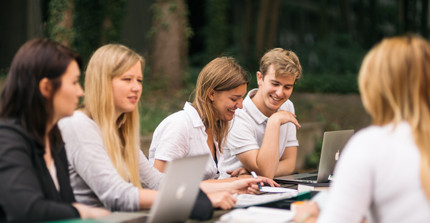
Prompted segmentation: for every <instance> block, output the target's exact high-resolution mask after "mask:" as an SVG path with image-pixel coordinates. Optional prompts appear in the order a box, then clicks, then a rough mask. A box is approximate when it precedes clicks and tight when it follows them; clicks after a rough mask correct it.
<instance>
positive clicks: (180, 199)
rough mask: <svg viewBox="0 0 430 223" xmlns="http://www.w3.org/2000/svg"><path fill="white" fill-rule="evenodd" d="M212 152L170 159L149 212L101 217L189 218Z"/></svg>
mask: <svg viewBox="0 0 430 223" xmlns="http://www.w3.org/2000/svg"><path fill="white" fill-rule="evenodd" d="M208 159H209V155H207V154H206V155H199V156H193V157H186V158H181V159H176V160H173V161H171V162H168V164H167V169H166V171H165V173H166V174H165V176H164V179H163V181H162V182H161V185H160V188H159V191H158V194H157V197H156V198H155V201H154V203H153V204H152V207H151V210H150V211H149V215H148V214H147V213H141V212H140V213H139V212H135V213H127V212H115V213H112V214H111V215H108V216H106V217H103V218H100V219H97V220H98V221H99V220H100V221H101V222H127V223H134V222H136V223H137V222H185V221H186V220H187V219H188V217H189V216H190V214H191V211H192V209H193V206H194V202H195V201H196V198H197V195H198V193H199V187H200V181H201V180H202V179H203V174H204V170H205V166H206V163H207V162H208Z"/></svg>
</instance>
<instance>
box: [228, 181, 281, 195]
mask: <svg viewBox="0 0 430 223" xmlns="http://www.w3.org/2000/svg"><path fill="white" fill-rule="evenodd" d="M257 183H260V184H261V185H270V186H272V187H273V186H277V187H278V186H279V184H277V183H276V182H275V181H273V180H272V179H269V178H267V177H257V178H241V179H238V180H235V181H232V182H230V188H231V190H230V192H232V193H238V194H244V193H250V194H258V193H260V192H259V191H260V188H259V186H258V185H257Z"/></svg>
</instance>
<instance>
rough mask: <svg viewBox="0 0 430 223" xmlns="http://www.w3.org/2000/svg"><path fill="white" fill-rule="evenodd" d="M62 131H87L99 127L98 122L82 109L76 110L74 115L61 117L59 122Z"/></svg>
mask: <svg viewBox="0 0 430 223" xmlns="http://www.w3.org/2000/svg"><path fill="white" fill-rule="evenodd" d="M58 127H59V128H60V130H61V132H62V133H63V132H69V131H78V132H87V131H90V130H91V129H98V126H97V124H96V123H95V122H94V121H93V120H92V119H90V118H89V117H88V116H87V115H85V114H84V113H83V112H81V111H75V112H74V113H73V115H72V116H69V117H66V118H63V119H61V120H60V121H59V122H58Z"/></svg>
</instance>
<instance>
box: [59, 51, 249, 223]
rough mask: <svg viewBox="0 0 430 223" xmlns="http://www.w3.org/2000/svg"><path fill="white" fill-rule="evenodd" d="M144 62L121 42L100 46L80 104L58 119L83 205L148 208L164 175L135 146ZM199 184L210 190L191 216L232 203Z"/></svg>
mask: <svg viewBox="0 0 430 223" xmlns="http://www.w3.org/2000/svg"><path fill="white" fill-rule="evenodd" d="M144 65H145V63H144V59H143V58H142V57H141V56H139V55H138V54H137V53H135V52H134V51H132V50H130V49H129V48H127V47H125V46H123V45H119V44H108V45H105V46H102V47H100V48H99V49H98V50H97V51H96V52H95V53H94V54H93V56H92V57H91V59H90V61H89V63H88V67H87V70H86V73H85V90H86V91H85V98H84V103H83V107H82V108H81V109H79V110H77V111H75V112H74V114H73V116H71V117H70V118H66V119H63V120H61V121H60V123H59V127H60V129H61V132H62V135H63V138H64V141H65V142H66V151H67V157H68V161H69V165H70V167H69V171H70V175H71V184H72V187H73V191H74V194H75V197H76V199H77V200H78V201H80V202H82V203H86V204H90V205H93V206H104V207H106V208H107V209H109V210H112V211H137V210H140V209H147V208H150V207H151V205H152V203H153V201H154V198H155V196H156V193H157V192H156V189H157V188H158V184H159V183H160V181H161V179H162V177H163V174H162V173H160V172H159V171H158V170H156V169H155V168H154V167H152V165H151V164H150V163H149V162H148V160H147V158H146V157H145V156H144V154H143V153H142V151H141V150H140V145H139V112H138V106H137V105H138V102H139V99H140V96H141V94H142V81H143V72H142V71H143V68H144ZM255 182H257V181H247V182H240V183H241V184H239V183H236V184H234V185H232V184H231V185H229V186H231V188H232V189H233V190H235V189H237V190H239V191H241V190H247V189H248V186H249V185H250V186H251V188H252V187H255V186H254V185H253V183H254V184H255ZM248 184H249V185H248ZM202 187H203V189H205V191H206V192H208V193H211V194H209V198H210V199H211V200H209V199H208V198H207V197H206V195H205V194H204V193H202V192H201V193H200V194H199V198H198V200H197V201H198V202H197V204H196V205H195V210H197V211H193V213H196V215H195V216H192V217H193V218H199V219H201V218H205V217H207V216H210V215H209V214H207V213H210V214H211V211H212V207H211V206H212V205H213V206H214V207H221V208H224V209H227V208H231V207H232V206H233V205H234V202H235V198H234V197H232V196H231V195H230V194H229V193H228V192H222V193H221V192H219V191H220V189H219V188H215V189H214V188H213V187H211V185H208V186H204V185H202ZM211 202H212V205H211ZM207 204H209V208H207V206H208V205H207ZM202 215H204V216H203V217H202Z"/></svg>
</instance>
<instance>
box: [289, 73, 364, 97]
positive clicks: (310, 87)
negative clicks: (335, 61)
mask: <svg viewBox="0 0 430 223" xmlns="http://www.w3.org/2000/svg"><path fill="white" fill-rule="evenodd" d="M294 91H299V92H315V93H316V92H318V93H328V92H330V93H341V94H347V93H358V84H357V75H356V74H351V73H347V74H343V75H342V74H312V73H305V74H304V75H303V76H302V78H301V79H300V80H299V81H298V82H297V84H296V86H295V88H294Z"/></svg>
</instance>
